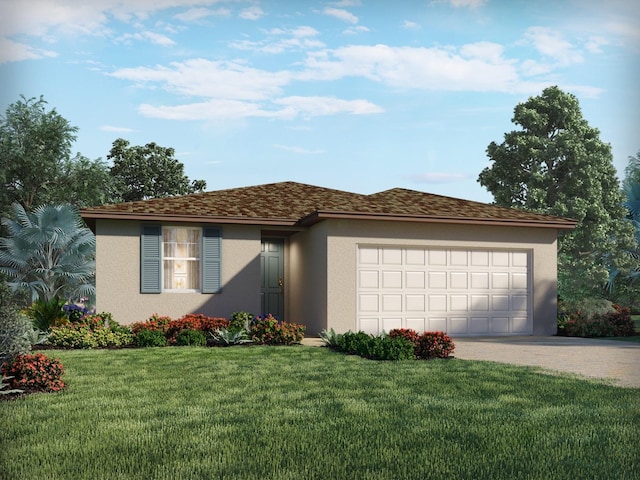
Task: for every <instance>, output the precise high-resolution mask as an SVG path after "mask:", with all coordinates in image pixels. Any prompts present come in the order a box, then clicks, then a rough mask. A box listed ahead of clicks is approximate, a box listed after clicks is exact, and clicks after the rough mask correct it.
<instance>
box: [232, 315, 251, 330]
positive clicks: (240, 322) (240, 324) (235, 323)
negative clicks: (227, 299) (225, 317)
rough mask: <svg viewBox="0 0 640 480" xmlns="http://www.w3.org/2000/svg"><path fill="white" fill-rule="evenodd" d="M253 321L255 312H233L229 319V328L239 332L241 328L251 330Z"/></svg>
mask: <svg viewBox="0 0 640 480" xmlns="http://www.w3.org/2000/svg"><path fill="white" fill-rule="evenodd" d="M252 321H253V314H252V313H249V312H233V313H232V314H231V320H230V321H229V330H231V331H232V332H239V331H240V330H245V331H248V330H249V326H250V325H251V322H252Z"/></svg>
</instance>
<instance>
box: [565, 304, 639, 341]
mask: <svg viewBox="0 0 640 480" xmlns="http://www.w3.org/2000/svg"><path fill="white" fill-rule="evenodd" d="M563 323H564V329H563V330H564V332H563V333H564V334H565V335H567V336H571V337H615V336H620V337H626V336H632V335H635V328H634V327H635V326H634V323H633V321H632V320H631V311H630V310H629V309H628V308H623V307H620V306H619V305H613V306H612V309H611V310H609V311H606V312H604V313H602V312H596V313H593V312H583V311H577V312H573V313H569V314H567V315H565V318H564V322H563Z"/></svg>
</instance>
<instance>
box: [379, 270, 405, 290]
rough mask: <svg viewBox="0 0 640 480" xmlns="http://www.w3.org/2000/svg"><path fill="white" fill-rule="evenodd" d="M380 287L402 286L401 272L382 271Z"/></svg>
mask: <svg viewBox="0 0 640 480" xmlns="http://www.w3.org/2000/svg"><path fill="white" fill-rule="evenodd" d="M382 288H402V272H401V271H390V270H386V271H383V272H382Z"/></svg>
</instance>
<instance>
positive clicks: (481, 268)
mask: <svg viewBox="0 0 640 480" xmlns="http://www.w3.org/2000/svg"><path fill="white" fill-rule="evenodd" d="M81 215H82V217H83V218H84V220H85V221H86V222H87V224H88V225H89V226H90V228H91V229H92V230H93V231H94V233H95V234H96V273H97V274H96V288H97V305H96V307H97V309H98V311H108V312H111V313H112V314H113V316H114V318H115V319H116V320H117V321H119V322H120V323H123V324H128V323H131V322H134V321H141V320H144V319H146V318H148V317H149V316H150V315H151V314H153V313H158V314H160V315H169V316H171V317H180V316H182V315H184V314H186V313H204V314H207V315H211V316H224V317H228V316H230V314H231V313H232V312H234V311H248V312H251V313H254V314H264V313H272V314H274V315H276V316H277V317H278V318H280V319H284V320H287V321H291V322H296V323H302V324H305V325H306V326H307V332H308V335H314V334H317V333H318V332H320V331H321V330H322V329H330V328H333V329H335V331H336V332H345V331H347V330H352V331H356V330H364V331H366V332H371V333H374V332H382V331H389V330H390V329H392V328H398V327H406V328H413V329H415V330H418V331H423V330H442V331H446V332H448V333H449V334H450V335H553V334H555V333H556V295H557V282H556V273H557V271H556V268H557V265H556V258H557V252H556V248H557V234H558V231H559V230H564V229H571V228H574V227H575V225H576V222H574V221H572V220H568V219H565V218H559V217H553V216H548V215H540V214H535V213H530V212H525V211H521V210H515V209H508V208H502V207H498V206H495V205H489V204H484V203H478V202H472V201H467V200H461V199H456V198H450V197H444V196H439V195H432V194H428V193H423V192H418V191H413V190H407V189H401V188H394V189H391V190H386V191H384V192H380V193H375V194H372V195H361V194H357V193H350V192H345V191H340V190H333V189H329V188H322V187H317V186H312V185H306V184H301V183H295V182H281V183H273V184H266V185H258V186H252V187H244V188H233V189H228V190H220V191H214V192H207V193H198V194H193V195H186V196H180V197H171V198H159V199H151V200H144V201H137V202H130V203H122V204H116V205H104V206H100V207H94V208H86V209H83V210H82V211H81Z"/></svg>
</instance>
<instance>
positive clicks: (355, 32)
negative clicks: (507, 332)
mask: <svg viewBox="0 0 640 480" xmlns="http://www.w3.org/2000/svg"><path fill="white" fill-rule="evenodd" d="M639 73H640V3H637V2H631V1H628V0H608V1H607V2H602V1H601V0H577V1H571V0H565V1H563V0H556V1H547V0H539V1H536V2H532V1H530V0H527V1H520V0H513V1H498V0H431V1H429V0H422V1H417V0H416V1H412V0H407V1H404V0H403V1H394V2H392V1H388V0H369V1H367V0H342V1H333V2H332V1H293V0H279V1H277V0H274V1H266V0H265V1H242V0H230V1H225V0H209V1H197V0H117V1H116V0H91V1H86V0H30V1H29V2H20V1H13V0H0V82H1V85H2V88H1V89H0V109H1V111H2V112H4V111H5V109H6V107H7V106H8V105H9V104H11V103H13V102H15V101H16V100H18V98H19V96H20V95H21V94H22V95H24V96H26V97H27V98H29V97H39V96H40V95H43V96H44V98H45V99H46V100H47V101H48V102H49V106H50V107H55V108H56V109H57V110H58V112H59V113H60V114H61V115H62V116H64V117H65V118H66V119H67V120H69V121H70V122H71V124H72V125H75V126H77V127H78V128H79V132H78V139H77V142H76V143H75V145H74V147H73V151H74V153H75V152H80V153H81V154H82V155H84V156H86V157H89V158H92V159H95V158H98V157H101V158H103V159H104V158H106V156H107V154H108V152H109V149H110V148H111V144H112V142H113V141H114V140H115V139H116V138H119V137H121V138H125V139H127V140H129V141H130V142H131V143H132V144H133V145H143V144H146V143H148V142H156V143H158V144H159V145H162V146H164V147H172V148H174V149H175V151H176V158H178V159H179V160H180V161H182V162H183V163H184V164H185V170H186V173H187V175H188V176H189V177H190V178H192V179H196V178H202V179H204V180H206V181H207V187H208V190H218V189H223V188H231V187H239V186H245V185H256V184H262V183H270V182H277V181H288V180H292V181H299V182H305V183H311V184H314V185H320V186H325V187H332V188H338V189H343V190H349V191H353V192H358V193H374V192H377V191H381V190H385V189H389V188H394V187H404V188H411V189H416V190H422V191H427V192H432V193H437V194H443V195H450V196H454V197H460V198H466V199H471V200H479V201H485V202H490V201H491V200H492V197H491V195H490V194H489V193H488V192H487V191H486V190H485V189H484V188H483V187H482V186H480V184H478V183H477V177H478V174H479V173H480V171H481V170H482V169H483V168H484V167H485V166H487V165H488V164H489V160H488V158H487V157H486V154H485V150H486V147H487V145H488V144H489V143H490V142H491V141H497V142H501V141H502V139H503V135H504V133H505V132H507V131H510V130H513V129H515V128H516V127H515V125H514V124H513V123H511V118H512V116H513V108H514V107H515V105H516V104H517V103H520V102H523V101H526V99H527V98H529V97H531V96H535V95H539V94H540V93H541V92H542V90H543V89H544V88H545V87H547V86H550V85H558V86H559V87H560V88H562V89H563V90H564V91H567V92H571V93H573V94H575V95H576V96H577V97H578V99H579V100H580V104H581V108H582V112H583V115H584V117H585V118H586V119H587V120H588V121H589V123H590V125H592V126H594V127H596V128H598V129H599V130H600V132H601V139H602V140H604V141H605V142H608V143H610V144H611V146H612V150H613V154H614V163H615V165H616V167H617V168H618V171H619V173H620V176H621V177H622V175H623V173H624V167H625V166H626V164H627V161H628V157H629V156H630V155H635V154H636V153H637V152H638V150H640V137H639V136H638V126H640V109H639V108H638V107H639V106H640V98H639V97H640V93H639V90H640V89H639V88H638V78H640V75H639Z"/></svg>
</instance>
